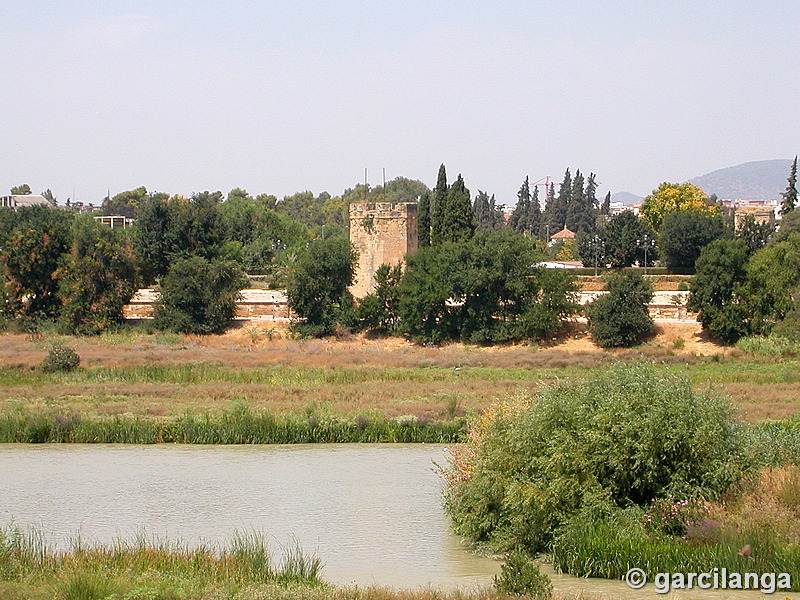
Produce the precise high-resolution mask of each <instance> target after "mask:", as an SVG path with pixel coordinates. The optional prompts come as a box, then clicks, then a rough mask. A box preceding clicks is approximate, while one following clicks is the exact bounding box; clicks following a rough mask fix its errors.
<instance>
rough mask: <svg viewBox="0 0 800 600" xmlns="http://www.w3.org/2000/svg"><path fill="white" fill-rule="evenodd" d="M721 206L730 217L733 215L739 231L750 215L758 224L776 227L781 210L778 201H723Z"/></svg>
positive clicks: (735, 225)
mask: <svg viewBox="0 0 800 600" xmlns="http://www.w3.org/2000/svg"><path fill="white" fill-rule="evenodd" d="M720 204H722V207H723V210H724V211H725V212H726V213H728V215H731V214H732V215H733V225H734V227H735V228H737V229H738V228H739V226H740V225H741V224H742V221H743V220H744V218H745V217H746V216H748V215H752V216H753V218H754V219H755V221H756V223H769V224H770V225H775V222H776V220H777V219H778V215H779V210H778V209H779V208H780V207H779V205H778V201H777V200H741V199H737V200H722V201H721V202H720Z"/></svg>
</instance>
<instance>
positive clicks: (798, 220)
mask: <svg viewBox="0 0 800 600" xmlns="http://www.w3.org/2000/svg"><path fill="white" fill-rule="evenodd" d="M793 233H797V234H800V210H791V211H789V212H788V213H786V214H785V215H783V218H782V219H781V221H780V226H779V227H778V231H776V232H775V233H773V234H772V236H771V237H770V238H769V242H768V243H769V244H770V245H772V244H777V243H778V242H784V241H786V240H787V239H788V238H789V236H790V235H792V234H793Z"/></svg>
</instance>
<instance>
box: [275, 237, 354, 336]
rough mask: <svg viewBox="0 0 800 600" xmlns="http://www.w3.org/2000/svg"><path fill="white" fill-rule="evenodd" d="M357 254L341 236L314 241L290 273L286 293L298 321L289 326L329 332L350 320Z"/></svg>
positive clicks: (306, 333)
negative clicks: (350, 286) (350, 288)
mask: <svg viewBox="0 0 800 600" xmlns="http://www.w3.org/2000/svg"><path fill="white" fill-rule="evenodd" d="M356 259H357V254H356V251H355V249H354V248H353V245H352V244H351V243H350V242H349V241H348V240H347V239H346V238H344V237H333V238H328V239H327V240H314V241H313V242H311V243H310V244H309V245H308V248H307V249H306V251H305V252H304V253H303V254H302V255H301V256H300V258H299V259H298V260H297V262H296V263H295V265H294V268H293V269H292V271H291V273H290V274H289V281H288V285H287V287H286V295H287V296H288V298H289V307H290V308H291V309H292V310H293V311H294V312H295V314H296V315H297V317H298V320H297V321H295V322H294V323H292V329H293V330H294V331H295V332H297V333H299V334H300V335H302V336H311V337H323V336H326V335H332V334H333V333H334V332H335V331H336V328H337V326H341V325H348V324H349V322H348V321H351V320H354V319H353V314H352V313H353V297H352V295H351V294H350V292H349V291H348V290H347V287H348V286H349V285H351V284H352V283H353V277H354V276H355V263H356Z"/></svg>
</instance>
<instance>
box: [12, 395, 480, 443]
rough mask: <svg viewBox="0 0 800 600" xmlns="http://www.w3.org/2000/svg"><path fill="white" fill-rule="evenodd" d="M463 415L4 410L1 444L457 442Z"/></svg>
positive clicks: (460, 437) (239, 408)
mask: <svg viewBox="0 0 800 600" xmlns="http://www.w3.org/2000/svg"><path fill="white" fill-rule="evenodd" d="M465 426H466V422H465V419H463V418H455V419H450V420H448V421H429V420H426V419H420V418H417V417H415V416H413V415H404V416H400V417H395V418H393V419H387V418H383V417H373V416H365V415H357V416H335V415H323V416H318V415H316V414H314V413H312V414H309V415H299V414H293V415H283V416H277V415H274V414H272V413H270V412H268V411H251V410H249V409H248V408H247V407H245V406H242V405H239V406H234V408H232V409H230V410H227V411H224V412H222V413H219V414H213V415H212V414H209V413H204V414H202V415H199V416H195V415H191V414H186V415H184V416H181V417H177V418H162V419H155V418H147V417H125V416H114V417H85V416H84V417H82V416H77V415H68V416H64V415H59V414H51V415H44V414H31V413H27V412H24V411H15V412H11V413H3V414H0V443H48V442H66V443H131V444H155V443H181V444H306V443H348V442H362V443H378V442H400V443H453V442H458V441H461V440H463V438H464V431H465Z"/></svg>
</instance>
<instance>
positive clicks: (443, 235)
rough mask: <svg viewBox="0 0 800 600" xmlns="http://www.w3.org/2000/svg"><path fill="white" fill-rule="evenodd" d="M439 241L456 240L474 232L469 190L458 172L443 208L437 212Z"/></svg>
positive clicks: (468, 236)
mask: <svg viewBox="0 0 800 600" xmlns="http://www.w3.org/2000/svg"><path fill="white" fill-rule="evenodd" d="M438 215H439V216H438V223H439V227H440V234H439V241H440V242H458V241H461V240H466V239H469V238H471V237H472V235H473V234H474V233H475V214H474V213H473V212H472V202H471V201H470V193H469V190H468V189H467V188H466V186H465V185H464V179H463V178H462V177H461V175H460V174H459V176H458V178H457V179H456V181H455V183H453V185H452V186H451V187H450V190H449V191H448V192H447V201H446V202H445V205H444V209H443V210H441V211H439V212H438Z"/></svg>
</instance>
